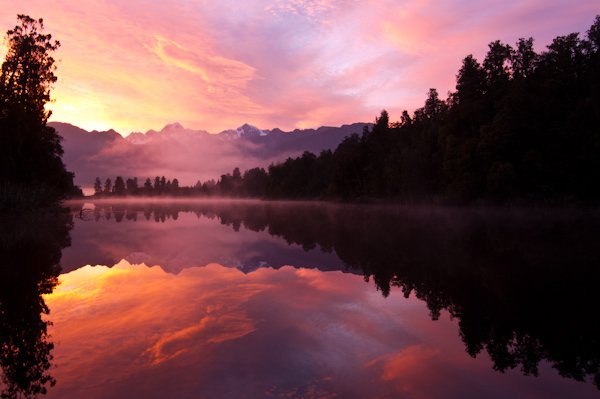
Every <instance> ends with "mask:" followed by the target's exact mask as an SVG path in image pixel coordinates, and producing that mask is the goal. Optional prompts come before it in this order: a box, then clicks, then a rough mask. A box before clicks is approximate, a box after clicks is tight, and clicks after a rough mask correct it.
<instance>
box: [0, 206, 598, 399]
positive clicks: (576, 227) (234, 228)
mask: <svg viewBox="0 0 600 399" xmlns="http://www.w3.org/2000/svg"><path fill="white" fill-rule="evenodd" d="M68 205H69V210H68V211H66V212H64V213H59V214H54V215H49V214H40V213H34V214H31V215H12V216H5V217H3V218H2V221H1V222H2V229H1V230H0V233H1V234H0V250H1V252H0V255H1V256H2V258H3V259H4V262H3V266H2V269H1V271H2V281H1V283H0V293H1V294H0V311H1V312H0V343H1V344H2V351H1V358H0V362H1V366H2V384H1V388H2V392H3V394H4V395H5V396H6V397H23V396H24V397H33V396H36V395H37V396H44V397H48V398H86V399H90V398H133V397H139V398H171V397H172V398H336V397H337V398H397V397H402V398H538V397H539V398H565V397H573V398H575V397H577V398H597V397H599V396H600V392H599V390H598V386H600V328H599V327H598V326H597V323H596V318H597V316H596V312H597V309H598V303H599V302H600V300H599V297H598V286H599V283H600V270H599V269H598V266H599V265H600V262H599V261H600V246H599V239H600V212H598V211H596V210H585V209H581V210H556V209H554V210H553V209H490V208H477V209H473V208H458V207H457V208H452V207H445V208H443V207H439V208H438V207H403V206H384V205H362V206H360V205H340V204H327V203H318V202H309V203H298V202H289V203H286V202H261V201H208V200H207V201H183V200H179V201H145V202H144V201H122V202H110V201H96V202H71V203H68Z"/></svg>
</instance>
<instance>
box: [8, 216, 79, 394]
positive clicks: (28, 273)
mask: <svg viewBox="0 0 600 399" xmlns="http://www.w3.org/2000/svg"><path fill="white" fill-rule="evenodd" d="M0 223H1V224H2V225H10V226H11V227H12V228H11V229H10V230H6V229H0V258H1V259H2V262H1V264H0V275H1V278H0V367H1V383H0V390H1V395H0V396H1V397H2V398H15V399H16V398H30V397H38V396H39V395H43V394H44V393H46V391H47V389H48V387H50V386H53V385H54V383H55V379H54V378H53V377H52V375H51V374H50V368H51V361H52V353H51V352H52V349H53V347H54V344H53V343H52V342H51V341H50V336H49V335H48V329H47V328H48V325H49V324H50V323H49V322H48V321H46V320H45V319H44V318H45V317H46V316H44V315H47V314H48V313H49V312H50V310H49V309H48V307H47V306H46V304H45V302H44V298H43V296H42V295H44V294H49V293H51V292H52V290H53V289H54V287H55V286H56V284H57V283H58V275H59V273H60V263H59V262H60V258H61V250H62V248H64V247H65V246H68V245H69V243H70V237H69V231H70V229H71V227H72V218H71V215H69V214H68V213H64V212H60V213H53V214H49V213H41V212H40V213H26V214H20V215H17V216H15V215H11V216H0Z"/></svg>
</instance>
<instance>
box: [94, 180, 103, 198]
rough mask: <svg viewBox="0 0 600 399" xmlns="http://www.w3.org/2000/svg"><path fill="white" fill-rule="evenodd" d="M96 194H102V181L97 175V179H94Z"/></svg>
mask: <svg viewBox="0 0 600 399" xmlns="http://www.w3.org/2000/svg"><path fill="white" fill-rule="evenodd" d="M94 194H96V195H100V194H102V182H101V181H100V178H99V177H96V180H94Z"/></svg>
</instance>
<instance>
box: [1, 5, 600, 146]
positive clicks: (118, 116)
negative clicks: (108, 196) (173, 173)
mask: <svg viewBox="0 0 600 399" xmlns="http://www.w3.org/2000/svg"><path fill="white" fill-rule="evenodd" d="M0 6H1V8H2V13H1V14H0V29H2V30H4V31H6V30H8V29H10V28H12V27H13V26H14V25H15V24H16V15H17V14H19V13H24V14H28V15H30V16H32V17H34V18H40V17H42V18H44V21H45V25H46V31H47V32H49V33H52V34H53V36H54V37H55V38H57V39H58V40H60V41H61V43H62V46H61V48H60V49H59V51H58V52H57V54H56V58H57V59H58V60H59V63H58V71H57V75H58V77H59V81H58V83H57V84H56V86H55V89H54V91H53V98H54V99H55V102H54V103H53V104H52V105H51V108H52V110H53V112H54V114H53V116H52V120H55V121H62V122H69V123H73V124H76V125H78V126H80V127H83V128H85V129H89V130H91V129H98V130H104V129H109V128H114V129H116V130H117V131H119V132H121V133H123V134H127V133H129V132H131V131H145V130H147V129H151V128H153V129H159V128H161V127H162V126H164V125H165V124H167V123H169V122H173V121H179V122H181V123H182V124H183V125H184V126H186V127H189V128H196V129H204V130H208V131H211V132H218V131H220V130H223V129H226V128H233V127H237V126H239V125H241V124H243V123H245V122H248V123H251V124H254V125H257V126H259V127H261V128H265V129H268V128H274V127H280V128H282V129H293V128H309V127H318V126H321V125H341V124H344V123H352V122H358V121H372V120H373V119H374V118H375V116H376V115H377V114H378V113H379V112H380V111H381V109H383V108H386V109H388V111H389V112H390V113H391V115H392V119H394V120H396V119H399V118H398V116H399V114H400V112H401V111H402V110H403V109H408V110H410V111H412V110H414V109H415V108H416V107H419V106H421V105H422V103H423V101H424V99H425V95H426V92H427V90H428V89H429V88H430V87H435V88H437V89H438V91H439V92H440V94H442V95H445V93H447V92H448V91H449V90H453V89H454V79H455V75H456V72H457V71H458V69H459V67H460V63H461V59H462V58H463V57H464V56H466V55H467V54H470V53H472V54H474V55H475V56H476V57H477V58H478V59H481V58H482V57H483V55H484V54H485V52H486V50H487V44H488V43H489V42H491V41H492V40H496V39H500V40H502V41H504V42H508V43H514V42H515V41H516V40H517V39H518V38H519V37H529V36H533V37H534V38H535V39H536V47H537V49H538V50H543V48H544V46H545V45H547V44H548V43H549V42H550V41H551V40H552V38H553V37H555V36H558V35H564V34H567V33H570V32H582V33H583V32H585V30H587V29H588V28H589V26H590V25H591V24H592V22H593V19H594V16H595V15H596V14H598V13H600V5H599V4H598V2H597V1H591V0H587V1H582V0H506V1H492V0H481V1H466V0H449V1H444V2H440V1H429V0H406V1H400V0H396V1H393V0H378V1H374V0H373V1H369V0H364V1H361V0H345V1H344V0H275V1H263V0H249V1H244V2H239V1H230V0H221V1H208V0H197V1H192V0H166V1H160V2H159V1H141V0H127V1H125V0H93V1H92V0H79V1H70V0H20V1H14V0H0ZM3 50H4V44H2V46H1V47H0V56H3V55H4V51H3Z"/></svg>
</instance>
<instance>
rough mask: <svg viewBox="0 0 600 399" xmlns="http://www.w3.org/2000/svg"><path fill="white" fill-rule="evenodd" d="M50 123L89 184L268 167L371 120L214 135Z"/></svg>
mask: <svg viewBox="0 0 600 399" xmlns="http://www.w3.org/2000/svg"><path fill="white" fill-rule="evenodd" d="M49 125H51V126H53V127H54V128H55V129H56V130H57V131H58V133H59V134H60V135H61V136H62V137H63V147H64V151H65V154H64V156H63V160H64V162H65V164H66V165H67V168H68V169H69V170H71V171H73V172H75V183H76V184H78V185H80V186H82V187H89V186H91V185H92V184H93V181H94V179H95V178H96V176H99V177H101V178H102V179H105V178H106V177H110V178H111V179H114V177H115V176H117V175H121V176H123V177H129V176H130V177H133V176H137V177H139V178H141V179H143V178H146V177H154V176H166V177H167V178H173V177H177V178H178V179H179V181H180V182H181V183H182V184H185V185H189V184H193V183H195V182H196V181H197V180H199V179H200V180H207V179H210V178H218V177H219V176H220V175H221V174H224V173H227V172H231V171H232V170H233V168H235V167H239V168H240V169H241V170H244V169H248V168H252V167H255V166H263V167H266V166H268V165H269V164H270V163H272V162H278V161H282V160H285V159H286V158H287V157H290V156H297V155H299V154H301V153H302V152H304V151H311V152H314V153H319V152H320V151H322V150H326V149H334V148H335V147H336V146H337V145H338V144H339V143H340V142H341V141H342V140H343V139H344V137H346V136H349V135H351V134H353V133H361V132H362V130H363V128H364V126H366V125H370V124H366V123H354V124H351V125H343V126H341V127H325V126H324V127H320V128H318V129H303V130H298V129H297V130H294V131H292V132H284V131H282V130H280V129H273V130H261V129H259V128H257V127H255V126H252V125H249V124H244V125H242V126H240V127H239V128H237V129H229V130H225V131H222V132H220V133H218V134H210V133H208V132H206V131H203V130H193V129H186V128H185V127H183V126H182V125H181V124H179V123H172V124H168V125H166V126H165V127H164V128H162V129H161V130H160V131H156V130H149V131H147V132H145V133H141V132H134V133H131V134H129V135H128V136H126V137H123V136H122V135H120V134H119V133H117V132H115V131H114V130H108V131H101V132H99V131H92V132H88V131H86V130H83V129H81V128H79V127H77V126H74V125H70V124H67V123H60V122H51V123H49Z"/></svg>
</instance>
